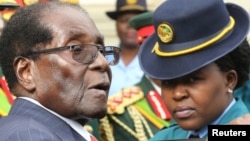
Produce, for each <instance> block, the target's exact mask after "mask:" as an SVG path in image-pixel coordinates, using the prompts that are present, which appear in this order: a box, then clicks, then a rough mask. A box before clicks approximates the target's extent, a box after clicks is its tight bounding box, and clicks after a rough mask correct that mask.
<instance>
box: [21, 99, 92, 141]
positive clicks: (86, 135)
mask: <svg viewBox="0 0 250 141" xmlns="http://www.w3.org/2000/svg"><path fill="white" fill-rule="evenodd" d="M19 98H22V99H26V100H28V101H30V102H32V103H34V104H36V105H38V106H40V107H42V108H44V109H45V110H47V111H49V112H51V113H52V114H54V115H55V116H57V117H59V118H61V119H62V120H63V121H65V122H66V123H67V124H69V126H70V127H71V128H73V129H74V130H75V131H76V132H77V133H78V134H80V135H81V136H82V137H83V138H84V139H86V140H87V141H91V139H90V134H89V132H88V131H86V130H85V129H84V128H83V126H82V125H81V124H79V123H77V122H76V121H74V120H71V119H67V118H65V117H62V116H60V115H59V114H57V113H55V112H53V111H51V110H49V109H48V108H46V107H44V106H43V105H41V104H40V103H39V102H38V101H36V100H34V99H31V98H28V97H19Z"/></svg>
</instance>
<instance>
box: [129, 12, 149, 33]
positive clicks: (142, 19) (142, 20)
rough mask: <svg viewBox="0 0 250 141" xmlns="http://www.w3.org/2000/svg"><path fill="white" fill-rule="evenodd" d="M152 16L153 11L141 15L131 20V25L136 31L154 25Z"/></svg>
mask: <svg viewBox="0 0 250 141" xmlns="http://www.w3.org/2000/svg"><path fill="white" fill-rule="evenodd" d="M152 15H153V12H151V11H149V12H145V13H142V14H139V15H137V16H135V17H133V18H131V19H130V20H129V24H130V25H131V26H132V27H133V28H135V29H136V30H138V29H139V28H142V27H144V26H148V25H152V24H153V21H152Z"/></svg>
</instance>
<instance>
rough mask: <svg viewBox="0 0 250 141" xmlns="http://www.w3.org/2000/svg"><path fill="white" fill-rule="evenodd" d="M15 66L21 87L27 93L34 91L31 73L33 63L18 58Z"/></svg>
mask: <svg viewBox="0 0 250 141" xmlns="http://www.w3.org/2000/svg"><path fill="white" fill-rule="evenodd" d="M13 65H14V70H15V73H16V77H17V79H18V81H19V83H20V84H21V86H22V87H23V88H24V89H26V90H27V91H32V90H33V89H34V88H35V83H34V81H33V76H32V72H31V71H32V70H31V67H32V61H31V60H29V59H27V58H24V57H16V58H15V60H14V64H13Z"/></svg>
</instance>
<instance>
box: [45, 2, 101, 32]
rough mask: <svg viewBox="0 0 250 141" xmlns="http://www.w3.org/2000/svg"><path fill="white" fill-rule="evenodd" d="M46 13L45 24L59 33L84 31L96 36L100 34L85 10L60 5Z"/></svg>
mask: <svg viewBox="0 0 250 141" xmlns="http://www.w3.org/2000/svg"><path fill="white" fill-rule="evenodd" d="M44 15H45V16H44V17H43V18H45V20H44V21H45V24H48V26H49V27H50V28H51V29H52V30H53V31H55V32H56V33H58V34H59V35H64V34H69V33H73V32H79V33H80V32H82V33H84V34H88V35H89V36H93V37H95V36H98V35H99V34H100V33H99V31H98V29H97V28H96V25H95V23H94V22H93V20H92V19H91V18H90V17H89V15H88V14H87V13H86V12H85V11H84V10H81V9H77V8H72V7H60V8H56V9H52V10H49V11H46V12H45V13H44Z"/></svg>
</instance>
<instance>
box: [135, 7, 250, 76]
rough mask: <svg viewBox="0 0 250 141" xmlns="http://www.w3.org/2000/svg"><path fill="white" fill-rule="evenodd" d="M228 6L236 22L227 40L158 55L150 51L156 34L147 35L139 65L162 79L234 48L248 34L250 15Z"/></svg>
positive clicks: (140, 52)
mask: <svg viewBox="0 0 250 141" xmlns="http://www.w3.org/2000/svg"><path fill="white" fill-rule="evenodd" d="M227 9H228V11H229V14H230V15H231V16H232V17H233V18H234V19H235V21H236V24H235V27H234V29H233V31H232V33H231V34H230V35H229V36H228V37H227V38H226V39H224V40H223V41H221V42H219V43H216V44H214V45H211V46H209V47H208V48H205V49H202V50H199V51H196V52H193V53H191V54H186V55H181V56H176V57H160V56H157V55H156V54H154V53H151V51H152V49H153V47H154V45H155V43H156V42H157V35H156V33H154V34H153V35H151V36H150V37H148V38H147V39H146V40H145V41H144V43H143V44H142V45H141V48H140V51H139V60H140V66H141V68H142V70H143V71H144V72H145V74H146V75H148V76H150V77H153V78H156V79H161V80H169V79H175V78H178V77H182V76H184V75H187V74H190V73H192V72H194V71H196V70H198V69H200V68H202V67H204V66H206V65H208V64H210V63H212V62H214V61H215V60H217V59H219V58H220V57H222V56H224V55H226V54H227V53H229V52H231V51H232V50H234V49H235V48H236V47H237V46H239V45H240V43H241V42H242V41H243V40H244V39H245V38H246V36H247V33H248V31H249V15H248V13H246V11H245V10H243V9H242V8H241V7H239V6H237V5H234V4H227ZM187 46H189V45H188V44H187Z"/></svg>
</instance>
